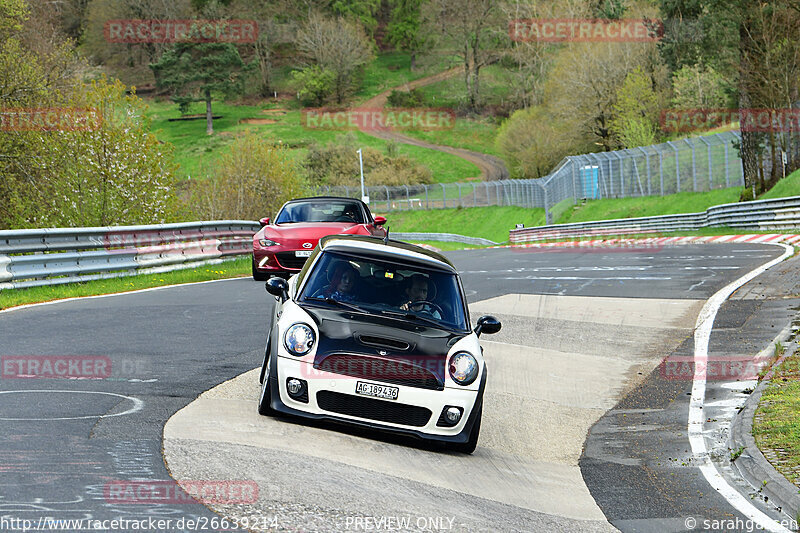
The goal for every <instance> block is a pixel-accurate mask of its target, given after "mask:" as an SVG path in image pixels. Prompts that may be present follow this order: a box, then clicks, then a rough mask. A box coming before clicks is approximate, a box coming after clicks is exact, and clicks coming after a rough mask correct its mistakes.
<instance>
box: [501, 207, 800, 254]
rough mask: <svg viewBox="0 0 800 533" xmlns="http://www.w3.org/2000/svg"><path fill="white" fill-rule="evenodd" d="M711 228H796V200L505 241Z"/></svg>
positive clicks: (799, 220)
mask: <svg viewBox="0 0 800 533" xmlns="http://www.w3.org/2000/svg"><path fill="white" fill-rule="evenodd" d="M714 227H730V228H737V229H750V230H763V231H773V230H784V229H796V228H800V196H793V197H789V198H777V199H774V200H756V201H753V202H741V203H736V204H723V205H717V206H713V207H709V208H708V209H707V210H705V211H703V212H701V213H687V214H682V215H662V216H655V217H640V218H624V219H615V220H598V221H594V222H576V223H571V224H553V225H549V226H539V227H535V228H522V229H512V230H510V231H509V239H510V241H511V243H522V242H532V241H541V240H546V239H557V238H563V237H581V236H596V235H625V234H640V233H641V234H646V233H663V232H671V231H694V230H698V229H700V228H714Z"/></svg>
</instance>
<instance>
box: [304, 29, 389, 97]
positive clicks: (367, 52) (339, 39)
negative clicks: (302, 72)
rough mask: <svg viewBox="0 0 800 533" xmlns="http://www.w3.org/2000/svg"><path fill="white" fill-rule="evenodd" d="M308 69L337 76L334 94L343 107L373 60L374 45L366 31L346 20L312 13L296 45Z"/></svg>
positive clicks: (334, 83)
mask: <svg viewBox="0 0 800 533" xmlns="http://www.w3.org/2000/svg"><path fill="white" fill-rule="evenodd" d="M295 44H296V46H297V48H298V50H299V51H300V53H301V54H302V55H303V58H304V60H305V62H306V65H307V66H311V65H317V66H319V67H320V68H321V69H322V70H323V71H326V70H327V71H330V72H332V73H333V74H334V82H333V94H334V96H335V98H336V103H338V104H341V103H342V102H344V100H345V98H346V97H347V96H348V95H349V94H350V93H351V92H353V90H354V89H355V87H356V86H357V84H358V79H359V74H360V73H361V71H362V69H363V67H364V66H365V65H366V64H367V63H369V62H370V61H372V59H373V58H374V55H373V43H372V42H371V41H370V39H369V38H368V37H367V36H366V35H365V34H364V30H363V29H362V28H361V27H360V26H358V25H357V24H355V23H354V22H351V21H349V20H346V19H344V18H341V17H339V18H337V19H331V18H327V17H324V16H321V15H318V14H312V15H311V17H309V19H308V21H307V22H306V24H305V25H303V27H302V28H301V29H300V31H299V32H298V35H297V40H296V42H295Z"/></svg>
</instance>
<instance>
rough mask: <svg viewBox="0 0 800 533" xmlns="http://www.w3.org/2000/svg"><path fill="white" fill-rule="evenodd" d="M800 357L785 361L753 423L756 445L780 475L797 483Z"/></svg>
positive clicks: (765, 394)
mask: <svg viewBox="0 0 800 533" xmlns="http://www.w3.org/2000/svg"><path fill="white" fill-rule="evenodd" d="M798 412H800V356H798V354H797V353H795V354H793V355H791V356H789V357H787V358H786V359H785V360H784V361H783V363H781V364H780V365H778V366H777V367H776V368H775V373H774V375H773V377H772V380H771V381H770V383H769V385H768V386H767V388H766V389H765V390H764V393H763V395H762V396H761V401H760V402H759V404H758V408H757V409H756V414H755V417H754V419H753V436H754V437H755V439H756V444H757V445H758V447H759V448H760V449H761V451H762V452H763V453H764V455H765V456H766V457H767V458H768V459H769V461H770V463H772V466H774V467H775V468H776V469H777V470H778V471H779V472H780V473H781V474H783V475H784V476H785V477H786V478H787V479H788V480H789V481H791V482H792V483H795V484H797V483H798V481H800V418H798V416H797V413H798Z"/></svg>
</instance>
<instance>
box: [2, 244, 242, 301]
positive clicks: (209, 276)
mask: <svg viewBox="0 0 800 533" xmlns="http://www.w3.org/2000/svg"><path fill="white" fill-rule="evenodd" d="M250 267H251V259H250V256H244V257H239V258H236V259H233V260H230V261H225V262H223V263H221V264H217V265H201V266H198V267H196V268H187V269H183V270H174V271H172V272H163V273H160V274H140V275H138V276H127V277H124V278H113V279H104V280H96V281H86V282H83V283H69V284H65V285H54V286H45V287H31V288H29V289H10V290H4V291H0V309H7V308H9V307H16V306H18V305H25V304H32V303H39V302H49V301H51V300H62V299H64V298H75V297H79V296H96V295H99V294H113V293H119V292H127V291H135V290H138V289H148V288H151V287H161V286H164V285H178V284H181V283H193V282H197V281H208V280H213V279H226V278H239V277H244V276H249V275H250V274H251V272H250Z"/></svg>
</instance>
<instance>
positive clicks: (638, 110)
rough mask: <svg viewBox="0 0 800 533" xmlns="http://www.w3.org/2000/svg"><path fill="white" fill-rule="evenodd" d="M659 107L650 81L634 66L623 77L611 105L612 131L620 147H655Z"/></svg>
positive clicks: (639, 68)
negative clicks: (614, 100)
mask: <svg viewBox="0 0 800 533" xmlns="http://www.w3.org/2000/svg"><path fill="white" fill-rule="evenodd" d="M661 107H662V106H661V105H660V100H659V97H658V95H657V94H656V92H655V90H654V89H653V83H652V78H651V77H650V76H648V75H647V74H646V73H645V72H644V71H643V70H642V68H641V67H638V66H637V67H636V68H635V69H633V70H632V71H631V72H629V73H628V75H627V76H626V77H625V81H623V82H622V85H621V86H620V87H619V89H618V90H617V94H616V102H615V103H614V105H613V106H612V108H613V110H614V117H613V119H612V120H611V128H612V130H613V132H614V133H615V134H616V135H617V138H618V139H619V140H620V142H621V144H622V146H624V147H625V148H634V147H636V146H647V145H650V144H655V141H656V125H657V124H658V116H659V110H660V109H661Z"/></svg>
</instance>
